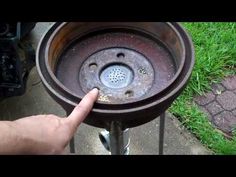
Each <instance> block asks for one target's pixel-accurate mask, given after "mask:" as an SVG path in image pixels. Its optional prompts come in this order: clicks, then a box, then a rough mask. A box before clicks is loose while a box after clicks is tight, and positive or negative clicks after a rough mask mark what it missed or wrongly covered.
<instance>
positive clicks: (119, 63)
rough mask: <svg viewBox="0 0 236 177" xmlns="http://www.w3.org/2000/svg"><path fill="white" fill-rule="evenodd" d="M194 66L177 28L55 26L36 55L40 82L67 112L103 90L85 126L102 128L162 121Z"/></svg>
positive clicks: (115, 24) (173, 25)
mask: <svg viewBox="0 0 236 177" xmlns="http://www.w3.org/2000/svg"><path fill="white" fill-rule="evenodd" d="M193 64H194V49H193V45H192V42H191V39H190V38H189V36H188V35H187V33H186V32H185V31H184V29H183V28H182V27H181V26H180V25H179V24H178V23H156V22H136V23H133V22H132V23H128V22H104V23H98V22H88V23H80V22H76V23H56V24H54V25H53V26H52V27H51V28H50V29H49V30H48V32H47V33H46V34H45V36H44V37H43V38H42V40H41V42H40V44H39V47H38V51H37V68H38V71H39V74H40V77H41V79H42V81H43V83H44V85H45V87H46V89H47V91H48V92H49V94H50V95H51V96H52V97H53V98H54V99H55V100H56V101H57V102H58V103H59V104H60V105H62V106H63V108H64V109H65V110H66V111H67V112H68V113H70V112H71V111H72V109H73V108H74V106H75V105H76V104H77V103H78V102H79V101H80V100H81V99H82V97H83V96H84V95H85V94H86V93H87V92H88V91H89V90H91V89H92V88H93V87H97V88H99V89H100V97H99V100H98V101H97V102H96V103H95V105H94V108H93V110H92V111H91V113H90V114H89V116H88V118H87V119H86V120H85V123H88V124H90V125H93V126H96V127H101V128H109V124H110V122H111V121H119V122H121V124H122V125H123V128H130V127H134V126H138V125H141V124H143V123H146V122H148V121H150V120H152V119H154V118H156V117H158V116H159V115H160V114H161V113H163V112H164V111H165V110H166V109H167V108H168V107H169V106H170V105H171V103H172V102H173V101H174V100H175V99H176V97H177V96H178V95H179V94H180V93H181V92H182V90H183V89H184V87H185V86H186V84H187V81H188V79H189V78H190V75H191V71H192V68H193Z"/></svg>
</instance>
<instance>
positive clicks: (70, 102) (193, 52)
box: [36, 23, 195, 114]
mask: <svg viewBox="0 0 236 177" xmlns="http://www.w3.org/2000/svg"><path fill="white" fill-rule="evenodd" d="M55 24H56V23H54V24H52V25H51V26H50V28H49V29H48V30H47V31H46V32H45V33H44V34H43V36H42V37H41V39H40V42H39V45H38V47H37V51H36V67H37V70H38V73H39V76H40V78H41V80H42V82H43V84H44V85H45V86H46V88H47V89H48V90H49V91H50V92H51V93H52V94H54V95H55V96H56V97H58V98H59V99H60V100H62V101H63V102H65V103H67V104H70V105H72V106H76V105H77V104H78V103H75V102H73V101H71V100H69V99H67V98H65V97H64V96H62V95H60V94H59V93H58V92H57V91H56V90H54V89H53V88H52V87H51V85H50V84H49V83H48V81H47V80H46V79H45V77H44V75H43V73H42V72H41V66H40V64H39V60H40V57H39V56H40V55H39V53H40V50H41V48H42V47H41V44H42V42H43V41H44V40H45V39H44V38H45V36H46V35H47V33H48V32H49V31H50V29H51V28H52V27H53V26H54V25H55ZM175 25H177V26H178V28H180V29H181V30H182V32H181V34H182V35H181V37H183V35H185V38H186V39H185V40H184V41H187V43H189V48H190V49H189V51H190V52H191V55H190V57H189V58H191V60H190V66H189V68H188V71H187V73H186V74H185V76H184V78H183V79H182V80H181V81H180V83H178V85H177V87H175V88H174V89H172V90H171V91H170V92H168V93H167V94H166V95H165V96H164V97H161V98H160V99H158V100H154V101H153V102H151V103H147V104H146V105H141V106H138V107H135V108H127V109H117V110H109V109H99V108H93V109H92V112H97V113H104V114H117V113H120V114H122V113H131V112H136V111H140V110H144V109H147V108H150V107H153V106H155V105H157V104H159V103H161V102H163V101H164V100H167V99H168V98H170V97H172V96H173V95H174V94H177V92H178V91H179V90H180V89H181V88H182V87H183V86H184V85H185V84H186V82H187V81H188V79H189V78H190V76H191V73H192V70H193V66H194V60H195V51H194V46H193V42H192V39H191V37H190V35H189V34H188V33H187V31H186V30H185V29H184V28H183V27H182V26H181V25H180V24H179V23H175ZM169 89H171V88H169Z"/></svg>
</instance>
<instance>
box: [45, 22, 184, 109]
mask: <svg viewBox="0 0 236 177" xmlns="http://www.w3.org/2000/svg"><path fill="white" fill-rule="evenodd" d="M152 23H155V22H152ZM67 24H68V22H63V23H61V24H59V25H58V27H57V28H56V29H55V30H54V31H53V32H52V34H51V35H50V37H49V39H48V40H47V46H46V49H45V56H44V60H45V63H46V68H47V72H48V73H49V75H50V77H51V78H52V79H53V81H54V82H55V83H56V84H57V85H58V86H59V87H60V88H61V89H63V90H65V91H66V92H67V93H68V94H70V95H72V96H73V97H75V98H77V99H80V100H81V99H82V98H81V97H79V96H78V95H76V94H75V93H73V92H72V91H71V90H70V89H68V88H67V87H66V86H64V85H63V83H62V82H61V81H60V80H58V78H57V77H56V76H55V74H54V73H53V72H52V70H51V68H50V65H49V63H48V52H49V48H50V46H51V43H52V40H53V39H54V38H55V35H56V34H57V33H58V32H59V31H60V30H61V29H62V28H63V27H64V26H66V25H67ZM166 24H167V25H168V26H169V27H170V28H171V29H172V30H173V31H174V32H175V34H176V36H177V37H178V38H179V39H180V43H181V46H182V47H183V56H182V58H181V62H180V65H179V68H178V69H177V71H176V73H175V74H174V77H173V78H172V79H171V80H169V81H168V84H167V85H166V86H165V87H164V88H162V89H161V90H160V91H159V92H158V93H156V94H153V95H151V96H149V97H147V98H144V99H141V100H136V101H133V102H131V103H130V102H128V103H124V104H122V103H118V104H106V103H103V102H99V103H98V104H101V105H105V106H117V105H134V104H135V103H139V102H145V101H146V100H149V99H151V98H152V97H156V96H158V95H161V94H162V93H163V92H164V91H165V90H167V89H168V88H169V87H170V86H171V85H172V84H173V83H174V82H175V80H176V79H177V78H178V77H179V76H180V73H181V72H182V69H183V67H184V63H185V58H186V49H185V44H184V41H183V39H182V37H181V34H180V33H179V31H177V29H176V28H175V27H174V26H173V25H172V24H171V23H170V22H166ZM99 30H100V29H99ZM137 30H138V29H137ZM139 30H140V29H139ZM93 31H98V30H96V29H95V30H93ZM143 31H144V30H143ZM145 32H147V34H148V35H149V33H150V32H149V31H145ZM148 32H149V33H148ZM88 33H91V31H89V32H88ZM88 33H85V34H88ZM83 35H84V34H83ZM76 40H77V39H76ZM160 42H161V43H162V45H164V46H166V44H165V43H163V42H162V41H160ZM166 48H167V49H168V47H166Z"/></svg>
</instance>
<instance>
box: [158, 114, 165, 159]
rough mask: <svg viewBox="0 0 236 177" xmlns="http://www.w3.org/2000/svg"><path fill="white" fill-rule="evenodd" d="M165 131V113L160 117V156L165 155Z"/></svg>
mask: <svg viewBox="0 0 236 177" xmlns="http://www.w3.org/2000/svg"><path fill="white" fill-rule="evenodd" d="M164 129H165V112H164V113H162V114H161V115H160V129H159V155H163V146H164Z"/></svg>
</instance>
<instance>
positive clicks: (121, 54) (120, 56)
mask: <svg viewBox="0 0 236 177" xmlns="http://www.w3.org/2000/svg"><path fill="white" fill-rule="evenodd" d="M116 56H117V57H118V58H124V57H125V54H124V53H118V54H117V55H116Z"/></svg>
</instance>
